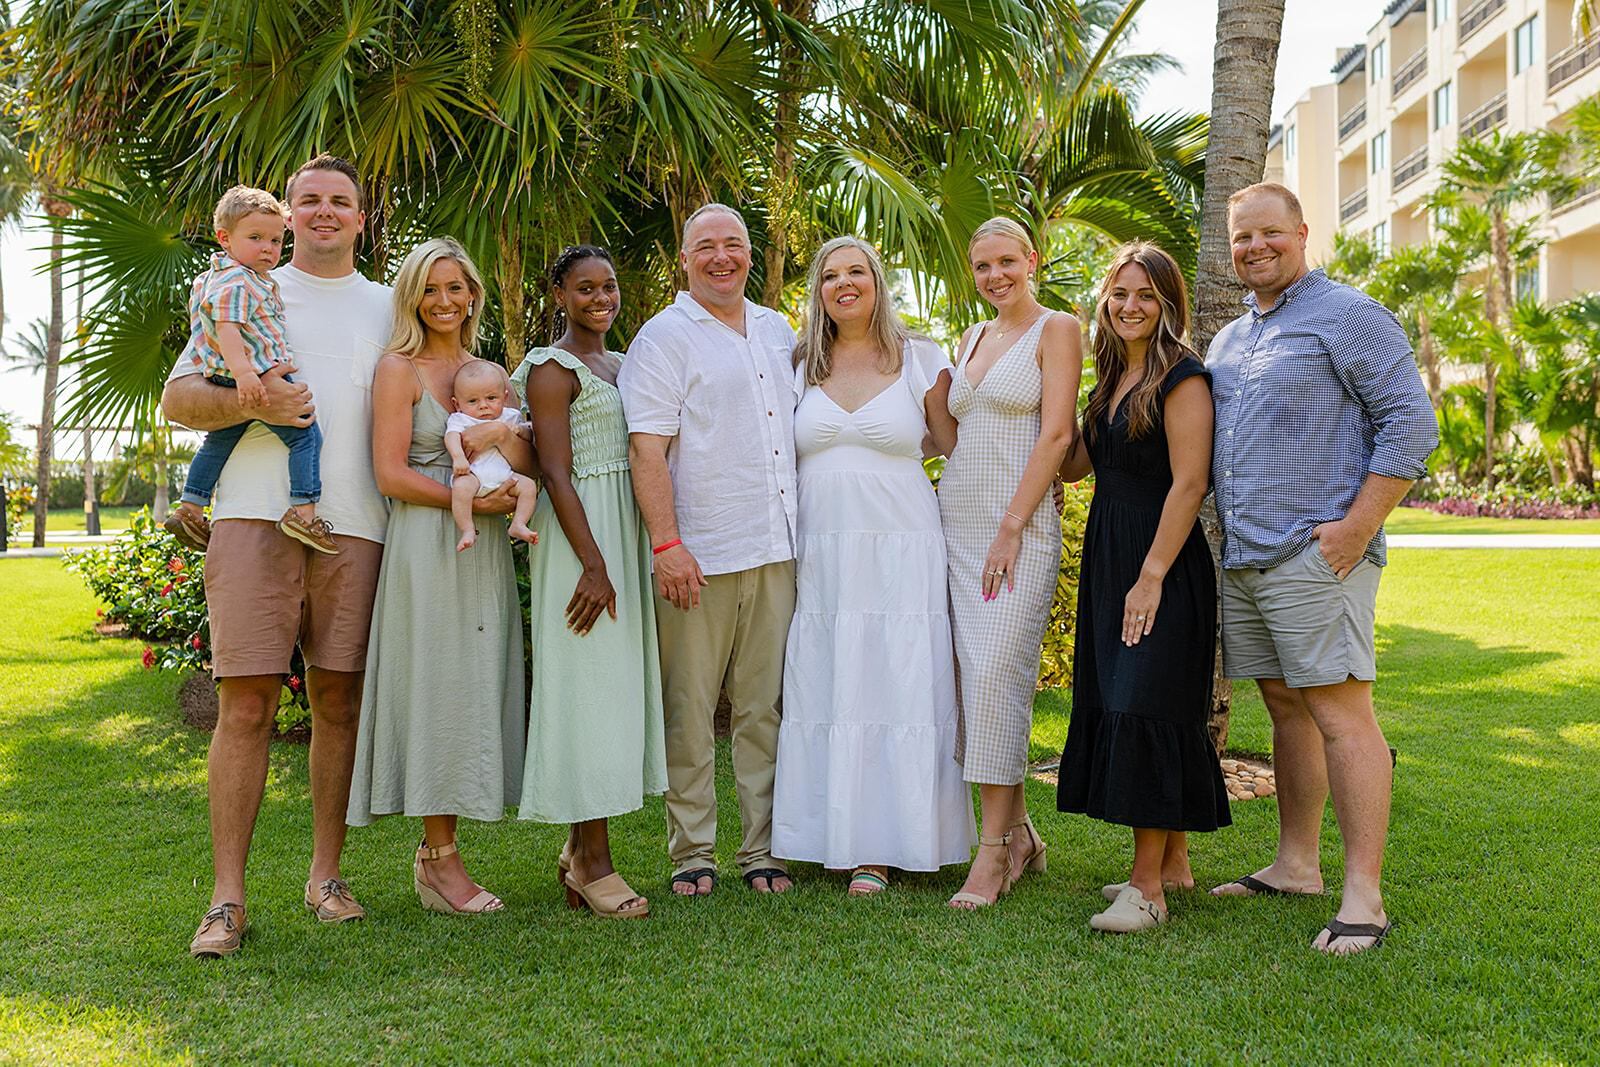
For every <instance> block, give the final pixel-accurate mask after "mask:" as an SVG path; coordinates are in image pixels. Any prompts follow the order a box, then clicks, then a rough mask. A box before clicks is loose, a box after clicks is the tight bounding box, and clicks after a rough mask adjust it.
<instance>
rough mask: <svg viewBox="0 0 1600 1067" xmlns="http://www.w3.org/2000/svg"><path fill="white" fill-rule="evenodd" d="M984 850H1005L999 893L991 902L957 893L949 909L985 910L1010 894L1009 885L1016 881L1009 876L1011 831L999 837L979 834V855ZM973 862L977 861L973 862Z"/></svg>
mask: <svg viewBox="0 0 1600 1067" xmlns="http://www.w3.org/2000/svg"><path fill="white" fill-rule="evenodd" d="M985 848H1003V849H1005V850H1006V875H1005V878H1004V879H1003V880H1002V881H1001V883H1000V892H999V893H996V894H995V896H994V899H993V900H991V899H989V898H988V897H982V896H979V895H978V894H976V893H957V894H956V895H955V896H953V897H951V898H950V901H949V906H950V907H952V908H955V909H957V910H958V911H970V910H974V909H977V908H987V907H990V906H992V905H993V904H994V903H995V902H996V901H998V900H999V899H1000V898H1001V897H1003V896H1005V895H1006V894H1007V893H1009V892H1011V885H1012V883H1013V882H1015V881H1016V879H1015V878H1014V877H1013V876H1012V874H1011V831H1009V830H1007V831H1006V832H1005V833H1003V834H1001V835H1000V836H999V837H984V836H982V835H981V834H980V835H979V837H978V851H979V852H980V853H981V852H982V851H983V850H984V849H985ZM973 862H977V861H976V860H974V861H973ZM963 905H970V907H963Z"/></svg>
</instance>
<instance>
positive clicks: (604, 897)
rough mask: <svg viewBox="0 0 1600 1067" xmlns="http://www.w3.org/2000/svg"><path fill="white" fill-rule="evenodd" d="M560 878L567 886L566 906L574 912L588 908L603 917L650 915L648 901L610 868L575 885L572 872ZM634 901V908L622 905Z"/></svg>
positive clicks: (575, 881) (644, 917) (644, 916)
mask: <svg viewBox="0 0 1600 1067" xmlns="http://www.w3.org/2000/svg"><path fill="white" fill-rule="evenodd" d="M562 881H563V883H565V885H566V887H567V907H569V908H572V909H573V910H574V911H577V910H579V909H582V908H588V909H589V910H590V911H592V912H594V913H595V914H596V915H598V916H600V917H602V918H605V919H648V918H649V917H650V901H648V900H647V899H645V898H644V897H641V896H640V895H639V894H638V893H635V892H634V891H633V889H632V887H631V886H629V885H628V883H627V882H625V881H623V880H622V875H620V874H618V873H617V872H616V871H612V872H611V873H610V874H608V875H606V876H605V877H604V878H596V879H595V880H594V881H592V882H590V883H589V884H588V885H579V884H578V880H577V879H576V878H574V877H573V875H572V872H571V871H568V872H567V873H566V875H565V876H564V877H563V878H562ZM635 900H637V901H638V902H639V903H638V904H637V905H635V906H634V907H631V908H624V907H623V905H624V904H628V903H631V902H632V901H635Z"/></svg>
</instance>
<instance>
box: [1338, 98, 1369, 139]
mask: <svg viewBox="0 0 1600 1067" xmlns="http://www.w3.org/2000/svg"><path fill="white" fill-rule="evenodd" d="M1366 124H1367V102H1366V101H1365V100H1361V101H1358V102H1357V103H1356V106H1355V107H1353V108H1351V109H1350V110H1349V111H1346V112H1345V113H1344V114H1343V115H1340V116H1339V140H1340V141H1343V140H1344V139H1345V138H1346V137H1349V136H1350V135H1351V134H1352V133H1355V132H1356V131H1357V130H1359V129H1360V128H1361V127H1363V126H1365V125H1366Z"/></svg>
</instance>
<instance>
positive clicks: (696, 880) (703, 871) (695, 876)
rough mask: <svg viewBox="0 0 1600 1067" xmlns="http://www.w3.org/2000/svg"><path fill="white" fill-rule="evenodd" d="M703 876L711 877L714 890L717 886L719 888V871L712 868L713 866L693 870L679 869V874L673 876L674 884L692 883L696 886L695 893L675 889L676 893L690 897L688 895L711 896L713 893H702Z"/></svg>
mask: <svg viewBox="0 0 1600 1067" xmlns="http://www.w3.org/2000/svg"><path fill="white" fill-rule="evenodd" d="M702 878H709V879H711V889H712V891H715V890H716V888H717V872H716V870H715V869H714V868H712V867H696V868H695V869H694V870H692V871H679V872H678V873H677V874H675V875H673V876H672V884H673V885H680V884H681V885H692V886H694V892H693V893H677V892H676V891H674V894H675V895H677V896H681V897H688V896H695V897H709V896H710V895H711V893H702V892H700V879H702Z"/></svg>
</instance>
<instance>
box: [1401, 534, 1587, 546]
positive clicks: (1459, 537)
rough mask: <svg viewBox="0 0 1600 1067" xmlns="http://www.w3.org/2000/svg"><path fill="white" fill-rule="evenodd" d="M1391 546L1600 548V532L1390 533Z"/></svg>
mask: <svg viewBox="0 0 1600 1067" xmlns="http://www.w3.org/2000/svg"><path fill="white" fill-rule="evenodd" d="M1389 547H1390V548H1600V534H1390V535H1389Z"/></svg>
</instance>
